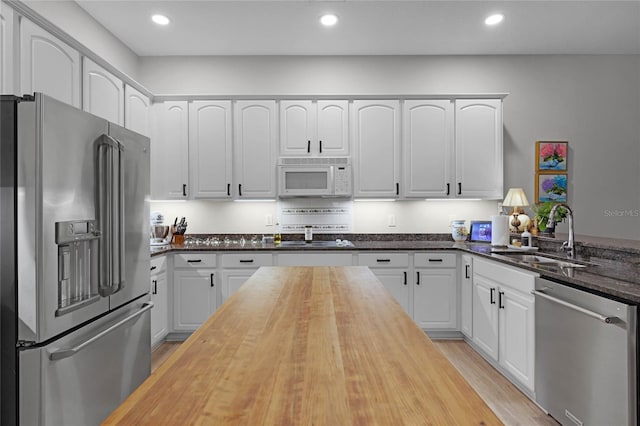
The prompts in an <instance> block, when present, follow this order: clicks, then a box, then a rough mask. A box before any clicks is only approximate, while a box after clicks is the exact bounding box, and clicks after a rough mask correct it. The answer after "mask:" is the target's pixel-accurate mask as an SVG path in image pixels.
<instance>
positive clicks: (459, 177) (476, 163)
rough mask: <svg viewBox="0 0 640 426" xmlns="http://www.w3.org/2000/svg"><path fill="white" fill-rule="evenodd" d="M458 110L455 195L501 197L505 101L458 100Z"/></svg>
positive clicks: (456, 103) (456, 102) (456, 107)
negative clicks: (503, 110) (503, 107)
mask: <svg viewBox="0 0 640 426" xmlns="http://www.w3.org/2000/svg"><path fill="white" fill-rule="evenodd" d="M455 109H456V125H455V129H456V134H455V140H456V187H455V194H456V196H458V197H466V198H488V199H501V198H502V197H503V192H502V185H503V167H502V143H503V142H502V137H503V135H502V100H501V99H469V100H467V99H458V100H456V101H455Z"/></svg>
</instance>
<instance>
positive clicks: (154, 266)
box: [150, 256, 167, 275]
mask: <svg viewBox="0 0 640 426" xmlns="http://www.w3.org/2000/svg"><path fill="white" fill-rule="evenodd" d="M165 269H167V257H166V256H157V257H152V258H151V267H150V271H151V274H152V275H153V274H159V273H161V272H164V271H165Z"/></svg>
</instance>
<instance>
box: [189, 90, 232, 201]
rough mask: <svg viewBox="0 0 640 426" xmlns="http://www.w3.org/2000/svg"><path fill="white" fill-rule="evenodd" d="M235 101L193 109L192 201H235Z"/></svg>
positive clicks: (206, 103)
mask: <svg viewBox="0 0 640 426" xmlns="http://www.w3.org/2000/svg"><path fill="white" fill-rule="evenodd" d="M231 134H232V128H231V101H194V102H192V103H191V104H190V105H189V175H190V177H191V190H190V195H191V197H192V198H231V162H232V151H231V146H232V139H231Z"/></svg>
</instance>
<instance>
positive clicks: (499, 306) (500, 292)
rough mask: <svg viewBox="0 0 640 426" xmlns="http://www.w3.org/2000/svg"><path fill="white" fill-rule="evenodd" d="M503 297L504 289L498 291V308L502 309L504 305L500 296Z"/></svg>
mask: <svg viewBox="0 0 640 426" xmlns="http://www.w3.org/2000/svg"><path fill="white" fill-rule="evenodd" d="M503 297H504V291H499V292H498V309H504V305H503V304H502V298H503Z"/></svg>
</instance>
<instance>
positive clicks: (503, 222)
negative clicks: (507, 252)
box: [491, 215, 509, 246]
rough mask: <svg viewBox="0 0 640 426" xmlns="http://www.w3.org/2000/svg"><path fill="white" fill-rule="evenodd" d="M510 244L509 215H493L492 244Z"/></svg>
mask: <svg viewBox="0 0 640 426" xmlns="http://www.w3.org/2000/svg"><path fill="white" fill-rule="evenodd" d="M508 244H509V216H504V215H494V216H491V245H492V246H506V245H508Z"/></svg>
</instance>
